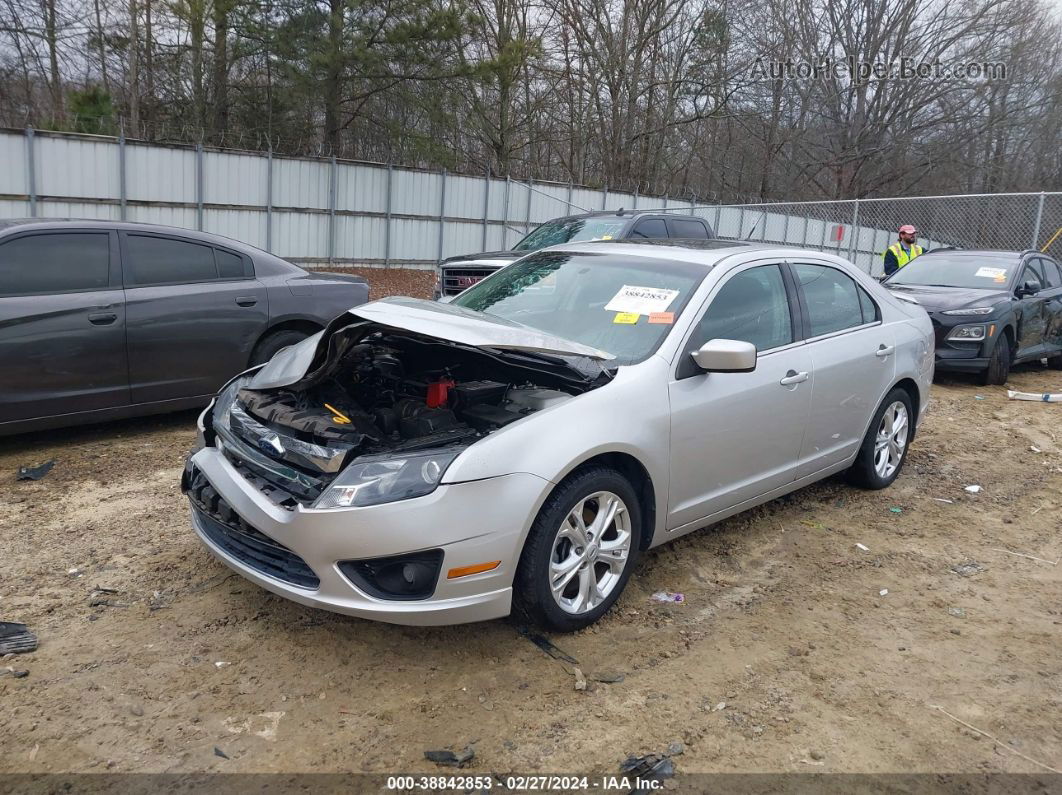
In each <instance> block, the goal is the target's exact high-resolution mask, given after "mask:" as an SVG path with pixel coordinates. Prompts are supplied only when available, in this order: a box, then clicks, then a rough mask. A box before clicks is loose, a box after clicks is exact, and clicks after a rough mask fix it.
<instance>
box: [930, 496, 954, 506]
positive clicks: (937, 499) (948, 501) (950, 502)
mask: <svg viewBox="0 0 1062 795" xmlns="http://www.w3.org/2000/svg"><path fill="white" fill-rule="evenodd" d="M933 500H934V501H935V502H946V503H947V504H948V505H953V504H954V503H953V502H952V501H951V500H946V499H944V498H943V497H934V498H933Z"/></svg>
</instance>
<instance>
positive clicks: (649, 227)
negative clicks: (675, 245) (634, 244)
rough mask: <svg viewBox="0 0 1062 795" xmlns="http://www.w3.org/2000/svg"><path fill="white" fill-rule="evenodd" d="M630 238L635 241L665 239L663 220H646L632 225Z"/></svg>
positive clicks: (665, 232)
mask: <svg viewBox="0 0 1062 795" xmlns="http://www.w3.org/2000/svg"><path fill="white" fill-rule="evenodd" d="M630 236H631V237H632V238H634V239H636V240H661V239H663V238H666V237H667V225H666V224H665V223H664V219H663V218H646V219H644V220H642V221H639V222H638V223H636V224H635V225H634V231H633V232H631V235H630Z"/></svg>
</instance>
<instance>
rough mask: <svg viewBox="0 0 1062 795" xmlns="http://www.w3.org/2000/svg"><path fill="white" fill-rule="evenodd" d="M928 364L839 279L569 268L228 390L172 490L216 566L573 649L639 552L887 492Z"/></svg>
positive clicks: (377, 320)
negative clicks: (534, 634) (833, 493)
mask: <svg viewBox="0 0 1062 795" xmlns="http://www.w3.org/2000/svg"><path fill="white" fill-rule="evenodd" d="M933 353H934V352H933V330H932V326H931V323H930V320H929V318H928V316H927V315H926V313H925V312H924V311H923V310H922V309H921V308H920V307H918V306H914V305H912V304H909V303H905V302H902V301H900V300H898V299H897V298H895V297H894V296H893V295H891V294H890V293H888V292H887V291H885V290H884V289H882V288H881V287H879V286H878V284H877V283H876V282H875V281H874V280H873V279H871V278H870V277H868V276H867V275H866V274H864V273H862V272H861V271H859V270H858V269H857V268H855V267H854V266H852V265H851V264H850V263H848V262H847V261H845V260H843V259H841V258H839V257H835V256H832V255H829V254H823V253H820V252H813V251H804V250H800V249H791V248H769V247H765V246H754V245H748V244H742V243H736V242H724V241H705V242H702V243H700V244H699V245H693V244H690V245H675V244H672V245H659V244H652V245H643V244H634V243H600V242H599V243H584V244H573V245H569V246H563V247H558V248H553V249H548V250H545V251H540V252H536V253H534V254H531V255H529V256H527V257H525V258H524V259H521V260H519V261H517V262H515V263H513V264H512V265H509V266H508V267H506V268H504V269H503V270H501V271H498V272H497V273H495V274H493V275H492V276H490V277H489V278H487V279H485V280H484V281H482V282H480V283H479V284H477V285H475V286H474V287H471V288H470V289H468V290H467V291H465V292H464V293H462V294H461V295H460V296H458V297H457V298H456V299H455V300H454V301H453V302H452V303H450V304H440V303H434V302H430V301H420V300H416V299H411V298H390V299H384V300H381V301H375V302H372V303H368V304H364V305H362V306H359V307H356V308H354V309H352V310H350V312H348V313H346V314H344V315H343V316H341V317H339V318H337V319H336V320H334V321H333V322H332V323H331V324H330V325H329V326H328V328H326V329H325V330H324V331H322V332H321V333H319V334H317V335H315V336H313V337H311V338H309V339H307V340H305V341H303V342H302V343H299V344H298V345H294V346H292V347H290V348H287V349H285V350H283V351H281V352H280V353H278V354H277V355H276V356H275V357H274V358H273V359H272V360H271V361H270V362H269V363H267V364H266V365H265V366H264V367H262V368H260V369H256V370H252V371H249V372H247V373H245V374H244V375H242V376H240V377H239V378H237V379H235V380H234V381H232V382H231V383H230V384H228V385H227V386H226V388H225V389H224V390H222V392H221V393H220V394H219V395H218V397H217V398H216V399H215V401H214V403H213V404H212V405H211V407H210V408H208V409H207V410H206V411H205V412H204V413H203V415H202V417H201V419H200V442H199V446H198V449H197V450H196V451H195V452H194V453H193V455H192V456H191V457H190V458H189V461H188V464H187V466H186V470H185V474H184V481H183V486H184V490H185V492H186V493H187V494H188V497H189V499H190V502H191V510H192V522H193V526H194V528H195V531H196V532H197V533H198V535H199V536H200V538H201V539H202V541H203V543H204V544H206V546H207V547H208V548H209V549H210V551H211V552H213V553H214V554H215V555H216V556H217V557H218V558H220V559H221V560H222V561H223V562H224V563H226V564H227V565H229V566H230V567H232V568H233V569H235V570H236V571H237V572H239V573H240V574H241V575H243V576H244V577H246V578H247V579H249V580H252V581H254V582H256V583H258V584H259V585H261V586H262V587H264V588H267V589H269V590H271V591H273V592H275V593H278V594H281V595H283V596H285V597H288V598H290V599H293V600H295V601H297V602H301V603H303V604H306V605H312V606H315V607H322V608H326V609H329V610H335V611H338V612H342V613H347V614H351V615H355V616H361V617H365V618H372V619H378V620H382V621H391V622H396V623H405V624H446V623H457V622H464V621H477V620H482V619H490V618H496V617H499V616H504V615H507V614H508V613H510V612H511V611H512V610H514V609H517V610H519V611H520V612H521V613H522V614H523V615H525V616H526V617H528V618H529V619H531V620H533V621H534V622H536V623H538V624H539V625H541V626H544V627H547V628H550V629H554V630H561V631H564V630H575V629H578V628H581V627H585V626H587V625H588V624H590V623H592V622H593V621H595V620H596V619H598V618H599V617H600V616H601V615H602V614H604V613H605V612H606V611H607V610H608V609H609V608H610V607H611V606H612V605H613V603H615V601H616V599H617V598H618V597H619V595H620V593H621V592H622V591H623V588H624V586H625V584H626V582H627V580H628V578H629V577H630V576H631V571H632V569H633V568H634V565H635V563H636V561H637V559H638V557H639V555H640V554H641V553H642V552H643V551H644V550H646V549H649V548H650V547H653V546H656V545H658V544H663V543H665V542H667V541H670V540H672V539H674V538H678V537H679V536H682V535H684V534H686V533H689V532H692V531H694V530H697V529H698V528H702V527H705V526H707V525H710V524H712V523H714V522H718V521H720V520H722V519H725V518H726V517H728V516H731V515H733V514H736V513H738V512H740V511H743V510H746V509H748V508H751V507H753V506H755V505H759V504H761V503H763V502H766V501H768V500H772V499H774V498H776V497H779V496H781V495H783V494H786V493H788V492H791V491H794V490H795V489H799V488H801V487H802V486H806V485H808V484H809V483H813V482H815V481H817V480H820V479H822V478H825V477H828V476H830V475H832V474H834V473H838V472H845V471H846V472H847V474H848V477H849V479H850V480H851V481H852V482H853V483H855V484H857V485H859V486H861V487H864V488H872V489H880V488H885V487H886V486H888V485H889V484H891V483H892V482H893V480H895V478H896V477H897V475H898V474H899V473H900V470H901V468H902V467H903V462H904V458H905V457H906V455H907V450H908V447H909V445H910V443H911V440H912V439H913V438H914V433H915V430H916V429H917V427H918V425H919V423H920V421H921V420H922V418H923V417H924V415H925V411H926V406H927V403H928V398H929V388H930V383H931V381H932V376H933V360H934V355H933Z"/></svg>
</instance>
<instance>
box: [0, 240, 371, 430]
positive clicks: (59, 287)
mask: <svg viewBox="0 0 1062 795" xmlns="http://www.w3.org/2000/svg"><path fill="white" fill-rule="evenodd" d="M368 292H369V290H368V285H366V283H365V282H364V280H362V279H360V278H357V277H353V276H340V275H333V274H329V275H323V274H312V273H307V272H306V271H304V270H302V269H301V268H297V267H296V266H294V265H292V264H291V263H289V262H285V261H284V260H282V259H279V258H278V257H274V256H273V255H271V254H267V253H266V252H264V251H261V250H259V249H256V248H253V247H251V246H247V245H244V244H242V243H238V242H237V241H235V240H230V239H228V238H224V237H218V236H216V235H208V234H202V233H199V232H190V231H187V230H184V229H175V228H173V227H167V226H149V225H146V224H129V223H125V224H123V223H108V222H105V221H54V220H49V221H42V220H19V221H0V372H2V373H3V381H4V386H3V389H2V390H0V435H5V434H11V433H21V432H23V431H31V430H37V429H40V428H50V427H58V426H63V425H73V424H78V423H83V422H98V421H100V420H109V419H117V418H119V417H129V416H135V415H141V414H152V413H157V412H163V411H174V410H178V409H183V408H191V407H195V406H202V405H205V404H206V403H207V402H208V401H209V400H210V398H211V397H212V396H213V395H214V393H215V392H217V390H218V388H219V387H221V386H222V385H223V384H224V383H225V382H226V381H227V380H229V379H230V378H232V377H233V376H234V375H236V374H237V373H239V372H241V371H243V370H245V369H246V368H247V367H248V366H249V365H254V364H259V363H261V362H265V361H268V360H269V359H270V358H271V357H272V356H273V354H275V353H276V352H277V351H278V350H280V349H281V348H283V347H285V346H287V345H292V344H294V343H296V342H299V341H300V340H302V339H305V338H306V337H307V336H309V335H311V334H314V333H316V332H317V331H320V330H321V328H323V327H324V325H325V324H326V323H327V322H328V321H330V320H331V319H332V318H334V317H335V316H336V315H338V314H340V313H342V312H344V311H346V310H347V309H349V308H350V307H351V306H354V305H357V304H360V303H364V302H365V301H366V300H367V299H368Z"/></svg>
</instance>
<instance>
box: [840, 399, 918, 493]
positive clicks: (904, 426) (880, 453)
mask: <svg viewBox="0 0 1062 795" xmlns="http://www.w3.org/2000/svg"><path fill="white" fill-rule="evenodd" d="M914 416H915V415H914V409H913V407H912V406H911V396H910V395H908V394H907V392H906V390H903V389H900V388H899V387H896V388H895V389H893V390H892V391H891V392H889V394H887V395H886V396H885V399H884V400H883V401H881V405H880V406H878V410H877V411H875V412H874V419H873V421H872V422H871V423H870V427H869V428H867V435H866V436H864V437H863V444H862V445H861V446H860V448H859V453H858V454H857V455H856V460H855V463H854V464H852V466H851V468H850V469H849V470H848V481H849V482H850V483H852V484H853V485H855V486H859V487H860V488H864V489H871V490H877V489H884V488H886V487H888V486H891V485H892V482H893V481H894V480H896V478H897V477H899V475H900V472H901V470H903V462H904V461H906V460H907V449H908V447H910V445H909V442H910V440H911V438H912V436H913V434H914Z"/></svg>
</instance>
